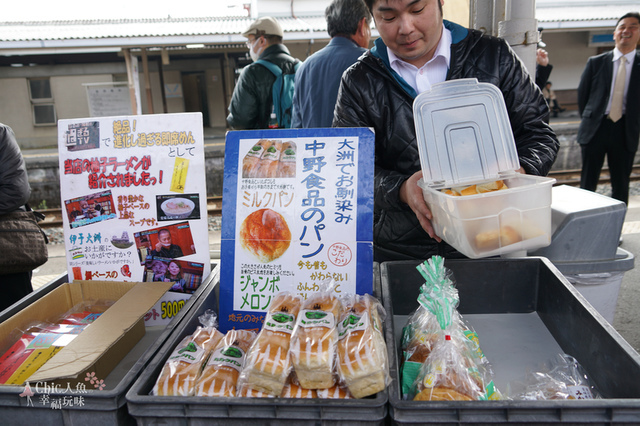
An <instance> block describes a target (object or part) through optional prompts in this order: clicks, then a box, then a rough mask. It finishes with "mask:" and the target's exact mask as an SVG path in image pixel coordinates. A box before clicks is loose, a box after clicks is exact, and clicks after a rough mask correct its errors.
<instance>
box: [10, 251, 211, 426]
mask: <svg viewBox="0 0 640 426" xmlns="http://www.w3.org/2000/svg"><path fill="white" fill-rule="evenodd" d="M218 274H219V267H218V265H217V264H214V263H212V264H211V273H210V274H209V276H208V277H207V278H206V279H205V280H204V281H203V283H202V284H201V285H200V288H199V289H198V290H197V291H196V292H195V293H194V294H193V296H192V297H191V298H190V299H189V300H188V301H187V302H186V303H185V304H184V306H183V308H182V309H181V310H180V311H179V312H178V314H177V315H176V316H175V317H174V318H173V319H172V320H171V321H170V322H169V324H168V325H166V326H154V327H147V329H146V333H145V336H144V337H143V338H142V339H140V341H139V342H138V343H137V344H136V345H135V346H134V347H133V349H131V351H129V353H128V354H127V355H126V356H125V357H124V358H123V359H122V361H120V363H119V364H118V365H117V366H116V367H115V368H114V369H113V371H112V372H111V374H109V376H108V377H106V378H105V379H104V380H105V384H106V387H105V388H104V389H103V390H93V389H92V387H91V385H88V386H87V388H86V393H80V392H71V391H69V390H67V389H60V390H57V391H51V392H50V393H49V392H48V391H46V392H45V391H42V392H36V387H35V385H36V384H30V385H31V389H32V391H33V392H34V394H35V395H34V396H32V397H31V404H29V400H28V399H27V398H26V397H21V396H20V394H21V393H22V392H23V391H24V388H25V387H24V386H13V385H0V424H6V425H19V424H30V425H45V424H46V425H94V426H95V425H133V424H135V420H134V419H133V417H131V416H130V415H129V413H128V412H127V404H126V399H125V394H126V392H127V390H128V389H129V387H130V386H131V385H132V384H133V382H134V380H135V379H136V378H137V377H138V376H139V375H140V373H141V372H142V370H143V368H144V367H145V365H147V363H148V362H149V360H150V359H151V357H152V356H153V355H155V353H156V352H157V351H158V350H159V349H160V347H161V346H162V344H163V343H164V342H165V341H166V340H167V338H168V337H169V336H170V334H171V332H172V330H173V329H174V328H175V327H176V326H178V324H180V323H181V322H182V321H183V319H185V318H186V317H188V316H189V312H190V311H191V310H192V309H193V306H194V305H195V304H196V302H197V301H198V300H199V299H200V298H201V297H203V295H204V294H207V293H208V290H209V289H210V288H212V287H214V285H215V284H214V283H215V282H217V279H218ZM67 278H68V277H67V274H66V273H65V274H61V275H60V276H59V277H58V278H56V279H55V280H53V281H51V282H49V283H48V284H46V285H45V286H43V287H41V288H40V289H38V291H36V292H33V293H31V294H30V295H28V296H26V297H25V298H23V299H21V300H20V301H18V302H17V303H15V304H14V305H12V306H10V307H9V308H7V309H6V310H4V311H2V312H1V313H0V323H1V322H3V321H4V320H6V319H8V318H9V317H10V316H12V315H14V314H15V313H16V312H18V311H20V310H21V309H23V308H25V307H27V306H29V305H30V304H31V303H33V302H34V301H36V300H38V299H39V298H41V297H43V296H44V295H46V294H48V293H49V292H51V291H52V290H54V289H55V288H57V287H59V286H60V285H62V284H64V283H66V282H68V279H67ZM73 390H74V391H75V389H73ZM74 397H75V398H76V399H74ZM80 398H81V399H80ZM52 404H53V405H52Z"/></svg>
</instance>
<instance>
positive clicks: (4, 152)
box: [0, 123, 33, 311]
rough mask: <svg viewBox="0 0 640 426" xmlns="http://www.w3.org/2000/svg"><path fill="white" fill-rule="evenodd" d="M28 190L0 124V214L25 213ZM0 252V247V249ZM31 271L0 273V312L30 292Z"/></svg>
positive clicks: (14, 147)
mask: <svg viewBox="0 0 640 426" xmlns="http://www.w3.org/2000/svg"><path fill="white" fill-rule="evenodd" d="M30 195H31V187H30V186H29V178H28V176H27V168H26V166H25V163H24V159H23V158H22V153H21V152H20V147H19V146H18V142H17V141H16V137H15V135H14V133H13V130H12V129H11V128H10V127H9V126H7V125H5V124H2V123H0V215H3V214H7V213H12V212H14V211H17V210H22V211H27V209H26V207H25V204H26V203H27V202H28V201H29V196H30ZM0 250H1V248H0ZM31 276H32V271H28V272H18V273H12V274H3V273H2V271H0V291H1V292H2V297H1V298H0V311H3V310H5V309H6V308H8V307H9V306H11V305H13V304H14V303H15V302H17V301H18V300H20V299H22V298H23V297H25V296H26V295H28V294H29V293H31V292H32V291H33V287H32V285H31Z"/></svg>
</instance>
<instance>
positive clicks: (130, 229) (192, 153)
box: [58, 113, 211, 325]
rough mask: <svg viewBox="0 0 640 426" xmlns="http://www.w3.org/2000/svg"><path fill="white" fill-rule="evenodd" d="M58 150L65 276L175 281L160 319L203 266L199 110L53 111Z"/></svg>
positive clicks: (155, 317) (204, 272)
mask: <svg viewBox="0 0 640 426" xmlns="http://www.w3.org/2000/svg"><path fill="white" fill-rule="evenodd" d="M58 150H59V158H60V160H59V161H60V194H61V205H62V212H63V226H64V237H65V248H66V252H67V268H68V272H69V275H70V277H72V278H73V280H106V281H171V282H175V283H176V285H174V286H173V287H172V290H171V291H170V292H169V293H167V295H166V296H165V298H164V299H163V300H161V301H160V302H158V304H157V305H156V306H155V307H154V309H152V310H151V311H150V313H149V314H148V315H147V321H146V324H147V325H155V324H161V323H166V322H168V321H169V320H170V319H171V317H172V316H173V315H174V314H175V312H176V307H181V306H182V304H184V300H187V299H188V298H189V297H190V296H191V294H192V293H193V292H194V291H195V290H196V289H197V288H198V287H199V285H200V283H201V282H202V280H203V279H205V278H206V277H207V276H208V275H209V273H210V272H211V261H210V257H209V237H208V224H207V196H206V194H207V191H206V183H205V161H204V137H203V128H202V114H201V113H188V114H156V115H141V116H119V117H101V118H83V119H73V120H60V121H59V122H58ZM168 304H170V306H169V305H168Z"/></svg>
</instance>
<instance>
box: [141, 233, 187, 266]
mask: <svg viewBox="0 0 640 426" xmlns="http://www.w3.org/2000/svg"><path fill="white" fill-rule="evenodd" d="M149 254H150V255H151V256H157V257H166V258H169V259H175V258H176V257H182V256H184V254H182V249H181V248H180V246H179V245H176V244H173V241H172V238H171V231H169V230H168V229H161V230H159V231H158V242H157V243H156V246H155V249H154V250H151V253H149Z"/></svg>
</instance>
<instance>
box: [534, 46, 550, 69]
mask: <svg viewBox="0 0 640 426" xmlns="http://www.w3.org/2000/svg"><path fill="white" fill-rule="evenodd" d="M536 62H537V63H538V65H541V66H543V67H546V66H547V65H549V54H548V53H547V51H546V50H544V49H538V50H536Z"/></svg>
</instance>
